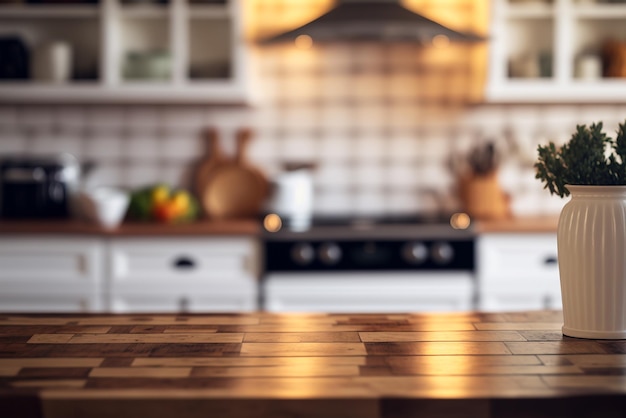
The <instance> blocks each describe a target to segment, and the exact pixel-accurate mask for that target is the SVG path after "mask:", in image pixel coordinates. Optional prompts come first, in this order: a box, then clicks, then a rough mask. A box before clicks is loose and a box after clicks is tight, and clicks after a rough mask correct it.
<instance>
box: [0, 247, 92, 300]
mask: <svg viewBox="0 0 626 418" xmlns="http://www.w3.org/2000/svg"><path fill="white" fill-rule="evenodd" d="M101 257H102V245H101V244H100V243H99V242H98V241H97V240H95V239H88V238H51V237H3V238H2V239H1V240H0V266H1V268H0V282H2V284H3V287H4V289H5V290H6V289H8V288H18V289H19V288H21V287H26V288H28V289H29V290H30V291H31V292H41V291H46V290H47V289H48V288H50V289H58V288H59V286H61V287H63V286H68V287H71V289H72V290H73V291H76V290H79V289H82V290H87V289H91V288H93V286H94V285H95V284H96V283H98V282H99V281H100V278H101V269H102V266H101ZM34 284H36V285H37V288H36V290H35V289H34V288H33V285H34Z"/></svg>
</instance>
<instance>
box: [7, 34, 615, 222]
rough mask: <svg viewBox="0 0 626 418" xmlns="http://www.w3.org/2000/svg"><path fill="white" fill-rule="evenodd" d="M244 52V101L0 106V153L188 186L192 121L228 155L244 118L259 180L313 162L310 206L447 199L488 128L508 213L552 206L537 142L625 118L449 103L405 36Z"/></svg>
mask: <svg viewBox="0 0 626 418" xmlns="http://www.w3.org/2000/svg"><path fill="white" fill-rule="evenodd" d="M254 52H255V61H256V62H257V68H256V71H255V76H256V78H255V79H256V80H257V81H258V82H259V83H260V85H258V86H255V87H254V89H255V91H258V92H260V98H259V100H258V102H257V103H255V104H254V105H253V106H244V107H234V106H225V107H219V106H199V105H197V106H196V105H194V106H174V105H167V106H148V105H142V106H139V105H137V106H135V105H132V106H129V105H124V106H100V105H90V106H60V107H59V106H26V105H22V106H11V105H3V106H1V107H0V153H1V154H7V153H19V152H29V153H52V152H60V151H65V152H71V153H74V154H75V155H77V156H78V157H79V158H80V159H82V160H93V161H94V162H95V163H96V169H95V170H94V172H93V173H92V175H91V176H89V178H88V181H87V183H88V185H92V186H98V185H117V186H123V187H128V188H134V187H141V186H145V185H149V184H154V183H157V182H166V183H168V184H171V185H172V186H175V187H176V186H183V187H189V186H190V184H191V183H190V180H191V178H192V172H191V170H192V169H193V164H194V163H195V162H197V160H198V159H199V158H201V157H203V156H204V154H205V151H206V150H205V141H204V139H203V136H202V132H203V130H204V129H205V128H207V127H216V128H217V129H218V131H219V135H220V144H221V146H222V148H223V151H224V153H225V154H226V155H227V156H232V155H233V154H234V150H235V133H236V130H237V128H239V127H241V126H248V127H250V128H252V130H253V134H254V136H253V139H252V142H251V143H250V144H249V149H248V155H247V158H248V160H249V161H250V162H251V163H253V164H256V165H258V166H259V167H260V168H261V169H262V170H263V171H264V172H265V173H266V175H267V176H268V178H269V179H272V178H274V177H275V176H277V175H278V174H279V173H280V172H281V170H282V164H283V163H284V162H287V161H293V160H297V161H307V162H313V163H316V165H317V168H316V170H315V171H314V182H315V189H316V196H315V210H316V211H317V212H318V213H322V214H324V213H325V214H341V213H363V214H365V213H406V212H414V211H417V210H428V209H432V206H433V205H437V204H439V203H438V202H437V199H434V198H433V195H432V193H430V194H429V193H426V194H423V193H422V192H423V191H424V190H436V191H438V192H439V193H440V194H441V195H442V196H443V198H444V199H445V200H446V202H448V203H447V205H450V206H453V205H455V204H457V205H458V198H457V197H456V195H455V189H456V180H457V179H456V178H455V176H454V175H453V174H452V173H451V172H450V170H449V161H450V156H451V155H458V156H462V155H464V154H465V153H467V152H468V150H469V149H470V148H471V147H472V146H473V145H474V144H476V141H477V140H481V139H485V138H491V139H493V140H495V141H496V142H497V144H498V146H499V148H501V149H502V150H503V152H504V155H506V156H507V160H506V161H505V162H504V163H503V167H502V171H501V173H500V175H501V183H502V186H503V188H504V189H505V191H507V192H508V193H510V194H511V196H512V199H511V202H512V210H513V212H514V213H515V214H529V215H530V214H539V213H558V211H560V207H562V205H563V204H564V200H563V199H559V198H554V197H551V196H550V195H549V192H547V191H546V190H543V189H542V185H541V183H540V182H539V181H538V180H536V179H535V178H534V170H533V168H532V164H533V162H534V160H535V159H536V148H537V145H538V144H539V143H544V142H547V141H549V140H554V141H556V142H563V141H565V140H567V139H569V137H570V136H571V134H572V133H573V131H574V129H575V125H576V124H578V123H586V124H589V123H592V122H595V121H597V120H603V121H604V122H605V126H606V128H607V130H608V131H609V132H611V133H613V132H612V131H614V130H615V128H617V123H618V122H622V121H623V119H625V118H626V105H615V106H609V105H537V106H533V105H526V104H524V105H522V104H520V105H511V104H508V105H495V104H485V105H474V106H463V105H461V104H459V103H456V104H455V103H454V100H452V99H454V97H456V96H455V95H462V94H461V93H462V92H456V91H454V90H455V89H458V86H459V85H461V84H460V83H461V82H462V80H461V79H460V78H459V77H460V76H459V75H458V74H457V75H455V74H452V73H450V72H449V69H448V70H446V69H445V68H443V67H442V71H432V69H431V70H428V69H425V68H424V67H423V66H422V64H423V63H422V62H421V61H420V60H422V58H420V57H419V54H418V52H419V51H418V50H417V49H416V48H415V47H413V46H410V45H394V46H388V47H382V46H380V45H361V46H358V47H352V46H348V45H326V46H321V47H317V48H314V49H313V50H309V51H298V50H294V49H293V48H283V47H280V46H276V47H267V48H263V49H255V51H254ZM446 88H448V89H451V90H452V91H448V93H446ZM457 93H458V94H457ZM446 94H447V97H448V98H452V99H451V100H452V102H450V103H448V102H445V101H441V100H440V99H441V97H442V95H443V96H446ZM427 98H431V99H433V98H434V99H439V100H434V101H423V100H424V99H427ZM507 131H510V132H512V135H509V134H508V133H507ZM446 208H448V206H446Z"/></svg>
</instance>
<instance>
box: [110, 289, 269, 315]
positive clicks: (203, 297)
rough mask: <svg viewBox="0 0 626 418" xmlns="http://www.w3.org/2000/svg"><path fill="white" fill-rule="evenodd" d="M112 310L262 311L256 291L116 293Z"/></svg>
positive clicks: (120, 311) (112, 298)
mask: <svg viewBox="0 0 626 418" xmlns="http://www.w3.org/2000/svg"><path fill="white" fill-rule="evenodd" d="M110 305H111V308H110V311H111V312H115V313H122V312H129V313H130V312H136V313H139V312H243V311H254V310H257V309H258V303H257V292H256V290H255V289H237V291H230V292H220V291H215V292H211V293H199V292H180V291H179V292H171V293H147V292H142V293H131V292H124V293H116V294H113V295H111V297H110Z"/></svg>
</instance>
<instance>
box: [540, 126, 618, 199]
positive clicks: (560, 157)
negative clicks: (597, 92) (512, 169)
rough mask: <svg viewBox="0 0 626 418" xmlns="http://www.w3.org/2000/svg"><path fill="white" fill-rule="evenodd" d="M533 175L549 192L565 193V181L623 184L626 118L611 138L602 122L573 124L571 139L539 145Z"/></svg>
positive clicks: (582, 183)
mask: <svg viewBox="0 0 626 418" xmlns="http://www.w3.org/2000/svg"><path fill="white" fill-rule="evenodd" d="M537 151H538V153H539V159H538V160H537V162H536V163H535V169H536V170H537V172H536V175H535V178H538V179H540V180H541V181H542V182H543V183H545V186H544V188H545V189H548V190H550V193H551V194H556V195H559V196H561V197H564V196H569V191H568V190H567V189H566V188H565V185H567V184H572V185H626V121H625V122H624V123H621V124H619V128H618V130H617V136H616V138H615V139H613V138H611V137H609V136H607V135H606V134H605V133H604V132H603V131H602V122H598V123H594V124H591V125H590V126H589V127H587V126H586V125H577V126H576V132H574V134H573V135H572V137H571V139H570V140H569V141H568V142H567V143H565V144H563V145H562V146H559V147H557V146H556V145H555V144H554V143H553V142H550V143H548V145H539V147H538V148H537Z"/></svg>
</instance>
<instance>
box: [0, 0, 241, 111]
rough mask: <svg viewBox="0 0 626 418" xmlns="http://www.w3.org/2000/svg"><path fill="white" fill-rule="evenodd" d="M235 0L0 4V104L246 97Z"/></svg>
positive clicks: (197, 100)
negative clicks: (0, 102)
mask: <svg viewBox="0 0 626 418" xmlns="http://www.w3.org/2000/svg"><path fill="white" fill-rule="evenodd" d="M240 1H241V0H99V1H98V0H30V2H29V3H23V4H22V3H16V2H9V3H2V2H0V101H2V102H10V103H19V102H58V103H61V102H62V103H67V102H78V103H103V102H108V103H216V104H243V103H245V102H246V101H247V92H248V88H247V85H246V84H247V80H246V79H247V77H246V74H245V73H246V68H247V65H246V54H245V45H244V41H243V31H242V27H241V21H242V12H241V4H240Z"/></svg>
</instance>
